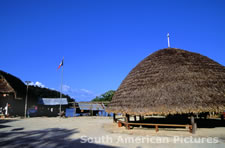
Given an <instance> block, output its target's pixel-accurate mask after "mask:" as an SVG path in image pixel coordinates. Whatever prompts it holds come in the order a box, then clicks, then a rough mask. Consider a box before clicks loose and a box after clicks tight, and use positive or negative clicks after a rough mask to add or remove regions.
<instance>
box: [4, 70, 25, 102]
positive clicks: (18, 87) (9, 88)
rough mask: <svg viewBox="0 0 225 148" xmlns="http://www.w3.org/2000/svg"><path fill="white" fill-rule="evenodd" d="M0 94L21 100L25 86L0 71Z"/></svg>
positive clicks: (15, 78)
mask: <svg viewBox="0 0 225 148" xmlns="http://www.w3.org/2000/svg"><path fill="white" fill-rule="evenodd" d="M0 93H2V94H4V93H12V94H14V96H15V98H19V99H22V98H24V96H25V95H24V94H25V93H26V85H25V84H24V83H23V82H22V81H21V80H20V79H19V78H17V77H15V76H13V75H11V74H9V73H6V72H4V71H1V70H0Z"/></svg>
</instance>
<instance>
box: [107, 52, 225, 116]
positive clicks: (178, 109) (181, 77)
mask: <svg viewBox="0 0 225 148" xmlns="http://www.w3.org/2000/svg"><path fill="white" fill-rule="evenodd" d="M224 109H225V67H224V66H222V65H220V64H218V63H217V62H215V61H213V60H211V59H209V58H208V57H205V56H202V55H200V54H197V53H193V52H188V51H185V50H180V49H175V48H166V49H162V50H159V51H157V52H155V53H153V54H151V55H149V56H148V57H146V58H145V59H144V60H143V61H141V62H140V63H139V64H138V65H137V66H136V67H135V68H134V69H133V70H132V71H131V72H130V73H129V74H128V76H127V77H126V78H125V79H124V80H123V82H122V84H121V85H120V87H119V88H118V90H117V91H116V93H115V94H114V96H113V98H112V101H111V103H110V105H109V107H108V108H107V111H108V112H114V113H127V114H133V115H149V114H169V113H170V114H176V113H199V112H211V111H223V110H224Z"/></svg>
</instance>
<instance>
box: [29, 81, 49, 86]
mask: <svg viewBox="0 0 225 148" xmlns="http://www.w3.org/2000/svg"><path fill="white" fill-rule="evenodd" d="M29 85H33V86H38V87H45V85H44V84H42V83H41V82H38V81H37V82H35V83H34V82H31V83H30V84H29Z"/></svg>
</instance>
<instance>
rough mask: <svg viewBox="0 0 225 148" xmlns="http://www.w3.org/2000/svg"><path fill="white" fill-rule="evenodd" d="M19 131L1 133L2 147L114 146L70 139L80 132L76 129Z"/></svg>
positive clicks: (87, 147) (105, 147) (70, 147)
mask: <svg viewBox="0 0 225 148" xmlns="http://www.w3.org/2000/svg"><path fill="white" fill-rule="evenodd" d="M20 130H22V129H19V131H17V130H14V131H11V132H1V133H0V139H1V141H0V147H11V148H18V147H29V148H32V147H35V148H46V147H47V148H53V147H54V148H55V147H60V148H72V147H76V148H113V147H112V146H106V145H100V144H94V143H81V142H83V141H82V139H74V140H73V139H70V138H69V137H70V136H71V135H73V134H76V133H78V131H77V130H76V129H72V130H68V129H61V128H48V129H44V130H35V131H20Z"/></svg>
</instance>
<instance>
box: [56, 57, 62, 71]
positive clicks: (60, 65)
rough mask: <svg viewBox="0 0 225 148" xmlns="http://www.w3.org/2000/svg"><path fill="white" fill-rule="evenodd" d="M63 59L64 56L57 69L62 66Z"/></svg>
mask: <svg viewBox="0 0 225 148" xmlns="http://www.w3.org/2000/svg"><path fill="white" fill-rule="evenodd" d="M63 61H64V58H63V60H62V61H61V63H60V64H59V67H58V68H57V70H58V69H59V68H60V67H62V66H63Z"/></svg>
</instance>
